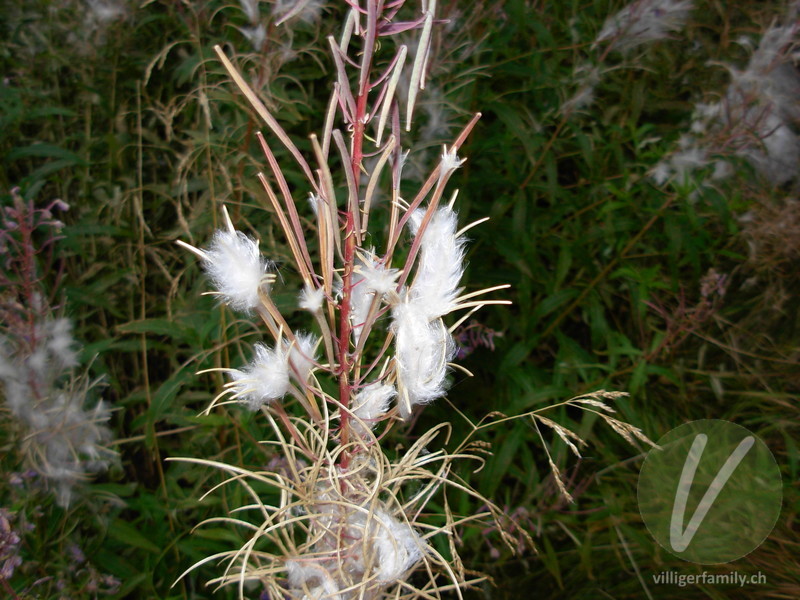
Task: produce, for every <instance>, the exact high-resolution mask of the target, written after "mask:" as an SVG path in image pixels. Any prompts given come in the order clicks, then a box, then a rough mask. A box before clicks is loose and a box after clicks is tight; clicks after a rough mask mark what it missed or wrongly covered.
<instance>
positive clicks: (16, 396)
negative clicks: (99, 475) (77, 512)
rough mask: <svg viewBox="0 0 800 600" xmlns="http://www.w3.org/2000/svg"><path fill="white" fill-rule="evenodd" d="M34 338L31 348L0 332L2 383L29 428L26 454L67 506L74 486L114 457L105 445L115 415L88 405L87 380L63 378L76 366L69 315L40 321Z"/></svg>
mask: <svg viewBox="0 0 800 600" xmlns="http://www.w3.org/2000/svg"><path fill="white" fill-rule="evenodd" d="M33 338H34V339H33V340H32V348H33V349H32V350H31V349H30V348H31V346H30V345H27V344H26V345H24V346H23V345H21V344H17V343H14V342H13V341H12V340H11V339H8V338H6V337H3V336H0V381H2V382H3V387H4V390H5V398H6V402H7V403H8V407H9V409H10V410H11V413H12V414H13V415H14V416H15V417H16V418H17V419H19V421H20V422H22V423H23V424H24V425H25V427H26V428H27V429H28V430H29V431H30V433H29V435H27V436H26V438H25V441H24V443H23V449H24V451H25V454H26V455H27V456H28V457H29V459H31V461H32V462H33V465H34V467H35V469H36V470H37V471H38V472H39V473H40V474H41V475H42V476H43V477H45V478H46V479H47V480H48V481H49V482H50V483H51V484H53V486H54V487H55V490H56V498H57V501H58V503H59V504H60V505H61V506H69V504H70V502H71V500H72V497H73V494H74V488H75V486H76V485H77V484H79V483H80V482H81V481H83V480H85V479H87V477H88V476H89V474H90V473H95V472H98V471H101V470H104V469H106V468H107V467H108V465H109V464H110V462H111V460H112V459H113V457H114V454H113V452H111V451H110V450H108V449H107V448H105V447H104V443H105V442H106V441H107V440H109V439H110V438H111V431H110V430H109V429H108V427H107V426H106V423H107V422H108V420H109V418H110V416H111V413H110V411H109V410H108V408H107V407H106V405H105V404H104V403H103V402H102V401H100V402H98V403H97V404H94V406H93V408H89V409H87V408H85V407H86V405H87V395H88V392H89V388H90V387H91V386H90V385H88V384H87V383H86V381H85V380H81V379H76V380H73V381H70V382H69V383H68V384H64V383H63V382H62V380H63V379H64V378H65V377H66V376H68V375H69V374H70V371H71V369H73V368H74V367H75V366H76V365H77V355H76V352H75V347H76V344H75V341H74V339H73V337H72V324H71V323H70V321H69V320H68V319H51V320H46V321H44V322H42V323H39V324H37V326H36V328H35V333H34V336H33Z"/></svg>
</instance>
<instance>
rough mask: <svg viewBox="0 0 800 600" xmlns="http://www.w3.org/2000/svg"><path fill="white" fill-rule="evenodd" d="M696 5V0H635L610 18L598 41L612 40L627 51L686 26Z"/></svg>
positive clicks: (620, 48) (618, 47)
mask: <svg viewBox="0 0 800 600" xmlns="http://www.w3.org/2000/svg"><path fill="white" fill-rule="evenodd" d="M693 8H694V3H693V2H692V0H635V1H634V2H631V3H630V4H629V5H628V6H626V7H625V8H623V9H622V10H621V11H619V12H618V13H616V14H615V15H613V16H611V17H609V18H608V19H606V21H605V23H604V24H603V28H602V29H601V30H600V33H599V34H598V35H597V39H596V40H595V44H597V43H599V42H603V41H611V43H612V44H613V46H614V48H616V49H618V50H622V51H625V50H629V49H631V48H635V47H636V46H640V45H642V44H647V43H650V42H654V41H656V40H661V39H664V38H666V37H668V36H669V34H670V33H671V32H675V31H680V30H681V29H682V28H683V26H684V24H685V23H686V20H687V19H688V17H689V13H690V12H691V11H692V9H693Z"/></svg>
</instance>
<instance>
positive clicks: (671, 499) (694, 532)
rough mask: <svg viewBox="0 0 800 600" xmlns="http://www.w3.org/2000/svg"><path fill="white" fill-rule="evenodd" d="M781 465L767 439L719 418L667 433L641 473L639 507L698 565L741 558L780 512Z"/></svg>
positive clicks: (663, 538) (666, 541)
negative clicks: (766, 441) (776, 460)
mask: <svg viewBox="0 0 800 600" xmlns="http://www.w3.org/2000/svg"><path fill="white" fill-rule="evenodd" d="M782 498H783V484H782V482H781V470H780V468H779V467H778V464H777V463H776V462H775V457H774V456H773V455H772V453H771V452H770V451H769V448H767V445H766V444H765V443H764V441H763V440H761V439H759V437H758V436H757V435H756V434H755V433H754V432H752V431H748V430H747V429H745V428H744V427H741V426H740V425H736V424H735V423H731V422H729V421H722V420H720V419H702V420H699V421H690V422H688V423H684V424H683V425H679V426H678V427H676V428H675V429H673V430H671V431H668V432H667V433H666V434H664V435H663V436H662V437H661V438H660V439H659V440H658V442H657V445H656V446H655V447H654V448H653V449H652V450H650V451H649V452H648V453H647V456H646V457H645V459H644V463H643V464H642V469H641V471H640V472H639V483H638V485H637V499H638V503H639V513H640V514H641V515H642V520H643V521H644V523H645V525H647V529H648V531H650V533H651V534H652V536H653V538H654V539H655V540H656V541H657V542H658V543H659V544H660V545H661V547H662V548H664V550H666V551H667V552H670V553H672V554H674V555H675V556H677V557H678V558H681V559H683V560H687V561H690V562H693V563H698V564H704V565H711V564H720V563H727V562H730V561H733V560H737V559H739V558H741V557H743V556H745V555H746V554H748V553H749V552H752V551H753V550H754V549H756V548H757V547H758V546H759V545H760V544H761V543H762V542H763V541H764V540H765V539H766V537H767V536H768V535H769V533H770V531H772V528H773V527H774V526H775V522H776V521H777V520H778V516H779V515H780V513H781V505H782Z"/></svg>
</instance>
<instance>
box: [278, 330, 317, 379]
mask: <svg viewBox="0 0 800 600" xmlns="http://www.w3.org/2000/svg"><path fill="white" fill-rule="evenodd" d="M283 347H284V352H285V353H287V355H288V360H289V366H290V373H291V375H292V376H293V377H294V378H295V379H297V380H298V381H299V382H300V383H301V384H304V385H305V383H306V382H307V381H308V378H309V377H310V376H311V370H312V369H313V368H314V363H315V362H316V360H317V359H316V348H317V337H316V336H315V335H313V334H311V333H298V334H297V337H296V338H295V342H294V343H293V344H290V343H289V342H288V341H287V340H284V342H283Z"/></svg>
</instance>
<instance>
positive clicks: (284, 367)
mask: <svg viewBox="0 0 800 600" xmlns="http://www.w3.org/2000/svg"><path fill="white" fill-rule="evenodd" d="M255 352H256V356H255V358H254V359H253V361H252V362H251V363H250V364H249V365H247V366H246V367H244V368H243V369H241V370H236V369H234V370H232V371H230V372H229V376H230V378H231V383H229V384H228V388H229V389H231V390H232V392H233V397H234V398H236V399H237V400H238V401H239V402H241V403H242V404H246V405H247V406H248V407H249V408H250V409H251V410H258V409H259V408H260V407H261V406H262V405H263V404H269V403H270V402H272V401H273V400H278V399H280V398H283V396H284V395H285V394H286V392H287V391H289V363H288V361H287V358H286V355H285V354H284V353H283V352H281V351H278V350H275V349H272V348H268V347H267V346H265V345H264V344H256V345H255Z"/></svg>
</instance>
